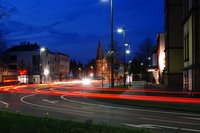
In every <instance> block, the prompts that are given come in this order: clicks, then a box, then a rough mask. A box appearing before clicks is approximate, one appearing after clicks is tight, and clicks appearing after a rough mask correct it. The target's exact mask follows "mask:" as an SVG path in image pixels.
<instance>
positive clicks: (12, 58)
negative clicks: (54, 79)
mask: <svg viewBox="0 0 200 133" xmlns="http://www.w3.org/2000/svg"><path fill="white" fill-rule="evenodd" d="M39 50H40V47H39V46H38V45H37V44H34V45H31V44H23V45H18V46H13V47H11V48H9V49H7V50H6V52H5V54H4V58H6V64H8V73H7V74H6V75H3V80H4V81H5V82H7V81H19V82H20V83H28V82H33V81H35V82H39V80H40V76H39V74H40V67H39V64H40V51H39ZM30 75H31V76H30Z"/></svg>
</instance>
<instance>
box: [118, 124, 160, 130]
mask: <svg viewBox="0 0 200 133" xmlns="http://www.w3.org/2000/svg"><path fill="white" fill-rule="evenodd" d="M122 125H125V126H130V127H136V128H150V129H159V128H158V127H155V125H152V124H140V125H135V124H127V123H124V124H122Z"/></svg>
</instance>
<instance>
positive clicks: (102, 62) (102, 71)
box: [95, 41, 110, 80]
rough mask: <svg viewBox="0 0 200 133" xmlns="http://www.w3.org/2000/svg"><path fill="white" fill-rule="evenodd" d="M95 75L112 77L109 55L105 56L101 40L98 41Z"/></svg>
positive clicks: (105, 77)
mask: <svg viewBox="0 0 200 133" xmlns="http://www.w3.org/2000/svg"><path fill="white" fill-rule="evenodd" d="M95 68H96V69H95V76H96V77H97V78H103V79H105V80H108V79H110V64H109V62H108V59H107V57H104V55H103V50H102V46H101V41H99V43H98V48H97V56H96V67H95Z"/></svg>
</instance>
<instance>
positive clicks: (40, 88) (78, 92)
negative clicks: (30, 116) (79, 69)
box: [0, 84, 200, 104]
mask: <svg viewBox="0 0 200 133" xmlns="http://www.w3.org/2000/svg"><path fill="white" fill-rule="evenodd" d="M0 91H1V92H8V93H25V94H44V95H54V96H62V95H65V96H68V97H88V98H100V99H121V100H139V101H154V102H170V103H192V104H200V98H186V97H171V96H145V95H136V94H112V93H110V94H109V92H117V91H127V92H149V93H162V94H187V93H186V92H173V91H159V90H153V89H151V90H149V89H119V88H108V89H105V88H104V89H102V88H95V87H83V86H81V85H79V86H78V87H77V86H76V85H74V86H70V87H68V86H64V85H58V84H49V85H47V84H46V85H45V84H43V85H40V84H39V85H36V84H32V85H12V86H3V87H0ZM90 91H93V92H90ZM98 91H108V94H103V93H100V92H98ZM194 94H200V93H199V92H196V93H194Z"/></svg>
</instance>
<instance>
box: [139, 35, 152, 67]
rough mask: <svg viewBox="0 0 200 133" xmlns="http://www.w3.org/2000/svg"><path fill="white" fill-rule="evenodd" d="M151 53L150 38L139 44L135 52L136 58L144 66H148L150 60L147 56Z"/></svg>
mask: <svg viewBox="0 0 200 133" xmlns="http://www.w3.org/2000/svg"><path fill="white" fill-rule="evenodd" d="M152 53H153V42H152V40H151V39H150V38H146V39H145V40H144V41H143V42H141V44H140V45H139V50H138V51H137V52H136V57H137V59H138V60H139V61H140V62H141V63H143V64H144V66H148V65H149V63H150V61H149V57H151V56H152Z"/></svg>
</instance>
